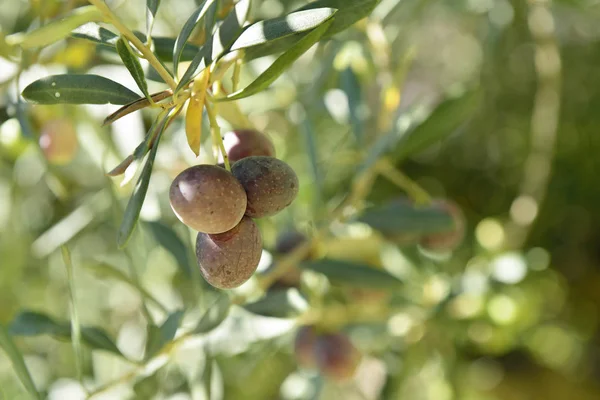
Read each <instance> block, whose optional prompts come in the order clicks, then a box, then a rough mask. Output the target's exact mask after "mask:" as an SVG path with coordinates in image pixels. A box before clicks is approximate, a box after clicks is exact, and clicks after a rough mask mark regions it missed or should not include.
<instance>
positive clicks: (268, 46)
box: [244, 0, 379, 61]
mask: <svg viewBox="0 0 600 400" xmlns="http://www.w3.org/2000/svg"><path fill="white" fill-rule="evenodd" d="M378 2H379V0H324V1H314V2H312V3H309V4H307V5H306V6H304V7H301V8H299V9H297V10H295V12H300V11H306V10H311V9H319V8H334V9H337V10H338V11H337V12H336V14H335V18H334V21H333V23H332V24H331V26H330V27H329V29H328V30H327V32H325V33H324V34H323V39H327V38H329V37H331V36H332V35H334V34H336V33H338V32H341V31H343V30H344V29H346V28H348V27H349V26H351V25H352V24H354V23H355V22H356V21H358V20H360V19H362V18H364V17H366V16H367V15H369V14H370V13H371V11H372V10H373V9H374V8H375V6H376V5H377V3H378ZM308 33H309V32H300V33H295V34H293V35H290V36H285V37H283V38H280V39H276V40H271V41H268V42H266V43H263V44H262V45H260V46H254V47H250V48H248V49H246V51H245V52H244V60H246V61H250V60H254V59H255V58H260V57H264V56H268V55H271V54H277V53H282V52H284V51H287V50H288V49H289V48H291V47H292V46H294V45H295V44H296V43H297V42H298V41H299V40H301V39H302V38H304V37H305V36H306V35H307V34H308Z"/></svg>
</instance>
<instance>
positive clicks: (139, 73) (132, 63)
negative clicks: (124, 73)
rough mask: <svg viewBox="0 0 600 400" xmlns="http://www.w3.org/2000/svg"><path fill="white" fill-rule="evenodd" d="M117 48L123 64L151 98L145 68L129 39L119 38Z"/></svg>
mask: <svg viewBox="0 0 600 400" xmlns="http://www.w3.org/2000/svg"><path fill="white" fill-rule="evenodd" d="M116 48H117V53H119V56H120V57H121V60H122V61H123V64H124V65H125V67H126V68H127V70H128V71H129V73H130V74H131V76H132V77H133V79H134V80H135V83H137V85H138V87H139V88H140V90H141V91H142V93H143V94H144V96H146V98H147V99H150V93H148V83H147V82H146V76H145V74H144V69H143V68H142V64H140V60H138V58H137V56H136V55H135V53H134V52H133V49H132V48H131V46H130V45H129V42H128V41H127V39H125V38H124V37H121V38H120V39H119V40H117V44H116Z"/></svg>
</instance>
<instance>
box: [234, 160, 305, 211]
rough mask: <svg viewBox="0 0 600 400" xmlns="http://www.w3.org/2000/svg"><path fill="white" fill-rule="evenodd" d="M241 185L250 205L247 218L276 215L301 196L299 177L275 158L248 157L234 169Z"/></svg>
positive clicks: (247, 209) (248, 205)
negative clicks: (299, 194)
mask: <svg viewBox="0 0 600 400" xmlns="http://www.w3.org/2000/svg"><path fill="white" fill-rule="evenodd" d="M231 173H232V174H233V175H234V176H235V177H236V178H237V180H238V181H239V182H240V183H241V184H242V186H243V187H244V190H245V191H246V195H247V196H248V204H247V208H246V215H248V216H249V217H253V218H261V217H268V216H271V215H275V214H277V213H278V212H279V211H281V210H283V209H284V208H286V207H287V206H289V205H290V204H291V203H292V201H294V199H295V198H296V195H297V194H298V186H299V183H298V176H297V175H296V173H295V172H294V170H293V169H292V167H290V166H289V165H287V164H286V163H284V162H283V161H281V160H278V159H276V158H273V157H265V156H252V157H246V158H243V159H241V160H239V161H238V162H236V163H235V164H233V167H232V168H231Z"/></svg>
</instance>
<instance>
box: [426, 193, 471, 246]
mask: <svg viewBox="0 0 600 400" xmlns="http://www.w3.org/2000/svg"><path fill="white" fill-rule="evenodd" d="M431 207H435V208H439V209H441V210H442V211H444V212H446V213H448V214H449V215H450V216H451V217H452V221H453V222H454V226H453V227H452V228H451V229H449V230H447V231H443V232H435V233H429V234H427V235H423V237H421V239H420V241H419V244H420V245H421V247H422V248H423V249H425V250H428V251H433V252H449V251H452V250H454V249H456V248H457V247H458V246H459V245H460V244H461V243H462V241H463V239H464V237H465V218H464V215H463V213H462V211H461V210H460V208H459V207H458V206H457V205H456V204H454V203H453V202H450V201H447V200H435V201H434V202H433V203H432V204H431Z"/></svg>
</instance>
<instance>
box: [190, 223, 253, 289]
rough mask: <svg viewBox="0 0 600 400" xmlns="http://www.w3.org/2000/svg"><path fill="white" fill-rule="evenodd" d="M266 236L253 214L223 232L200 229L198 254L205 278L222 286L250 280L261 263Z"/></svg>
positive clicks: (227, 287) (231, 285)
mask: <svg viewBox="0 0 600 400" xmlns="http://www.w3.org/2000/svg"><path fill="white" fill-rule="evenodd" d="M261 254H262V237H261V235H260V231H259V230H258V227H257V226H256V224H255V223H254V221H252V219H251V218H249V217H243V218H242V220H241V221H240V223H239V224H238V225H237V226H235V227H234V228H233V229H231V230H229V231H227V232H224V233H219V234H214V235H210V234H207V233H198V236H197V238H196V258H197V260H198V265H199V266H200V272H201V273H202V276H204V279H206V281H207V282H208V283H210V284H211V285H212V286H214V287H216V288H219V289H233V288H236V287H238V286H240V285H241V284H243V283H244V282H246V281H247V280H248V279H250V277H251V276H252V274H254V272H255V271H256V268H257V267H258V262H259V261H260V256H261Z"/></svg>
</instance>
